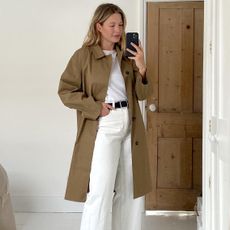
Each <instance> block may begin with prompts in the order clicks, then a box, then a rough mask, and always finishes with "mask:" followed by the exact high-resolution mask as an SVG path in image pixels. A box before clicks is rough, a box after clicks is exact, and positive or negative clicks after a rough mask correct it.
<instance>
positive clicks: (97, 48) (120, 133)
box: [59, 4, 151, 230]
mask: <svg viewBox="0 0 230 230" xmlns="http://www.w3.org/2000/svg"><path fill="white" fill-rule="evenodd" d="M125 24H126V19H125V15H124V13H123V11H122V10H121V9H120V8H119V7H118V6H116V5H113V4H102V5H100V6H98V8H97V9H96V11H95V14H94V16H93V19H92V22H91V25H90V28H89V31H88V34H87V37H86V40H85V42H84V44H83V46H82V48H80V49H79V50H77V51H76V52H75V53H74V54H73V56H72V57H71V59H70V61H69V63H68V65H67V67H66V69H65V71H64V73H63V74H62V76H61V80H60V85H59V96H60V98H61V100H62V102H63V103H64V104H65V105H66V106H68V107H70V108H73V109H76V110H77V120H78V132H77V139H76V143H75V147H74V153H73V158H72V163H71V168H70V174H69V179H68V184H67V191H66V199H69V200H74V201H81V202H82V201H86V202H85V206H84V211H83V216H82V221H81V230H111V229H112V230H140V229H141V212H142V210H143V196H144V195H145V194H146V193H148V192H149V191H151V180H150V173H149V167H148V157H147V147H146V140H145V130H144V125H143V120H142V116H141V113H140V108H139V105H138V100H144V99H145V98H146V95H147V89H148V81H147V78H146V75H145V73H146V65H145V62H144V54H143V49H142V47H138V46H136V45H133V46H134V47H135V48H136V52H133V51H131V50H128V51H129V52H130V53H132V54H133V55H134V57H131V58H127V57H125V56H124V45H123V44H124V38H125V36H124V34H125ZM111 212H112V215H111Z"/></svg>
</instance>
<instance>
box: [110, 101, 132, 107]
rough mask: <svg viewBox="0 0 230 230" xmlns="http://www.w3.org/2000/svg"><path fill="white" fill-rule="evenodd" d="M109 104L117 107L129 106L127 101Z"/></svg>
mask: <svg viewBox="0 0 230 230" xmlns="http://www.w3.org/2000/svg"><path fill="white" fill-rule="evenodd" d="M108 104H109V105H112V106H113V107H114V108H115V109H118V108H122V107H128V102H127V101H118V102H115V103H108Z"/></svg>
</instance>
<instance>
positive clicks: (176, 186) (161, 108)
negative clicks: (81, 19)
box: [146, 2, 203, 210]
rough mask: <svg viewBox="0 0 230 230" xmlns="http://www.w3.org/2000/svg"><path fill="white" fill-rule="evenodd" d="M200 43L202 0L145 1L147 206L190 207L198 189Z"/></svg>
mask: <svg viewBox="0 0 230 230" xmlns="http://www.w3.org/2000/svg"><path fill="white" fill-rule="evenodd" d="M202 44H203V3H202V2H195V3H192V2H184V3H152V2H149V3H147V66H148V77H150V78H151V79H150V81H151V84H152V89H153V91H152V94H151V95H150V96H149V98H148V100H147V134H148V135H147V136H148V144H149V157H150V164H151V175H152V178H153V187H154V190H153V191H152V192H151V193H150V194H149V195H147V196H146V208H147V209H167V210H193V208H194V205H195V202H196V197H197V196H198V195H200V193H201V165H202V163H201V155H202V153H201V138H202V55H203V53H202V49H203V48H202ZM152 104H154V105H155V106H156V108H157V109H156V111H154V112H152V111H150V109H151V108H150V109H148V108H149V106H150V105H152Z"/></svg>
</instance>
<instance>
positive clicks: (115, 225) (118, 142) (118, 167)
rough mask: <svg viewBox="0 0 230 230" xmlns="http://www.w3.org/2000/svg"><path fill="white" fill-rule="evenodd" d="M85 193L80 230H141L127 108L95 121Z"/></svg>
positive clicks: (140, 200)
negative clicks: (135, 192) (96, 129)
mask: <svg viewBox="0 0 230 230" xmlns="http://www.w3.org/2000/svg"><path fill="white" fill-rule="evenodd" d="M89 190H90V191H89V193H88V194H87V199H86V202H85V205H84V211H83V215H82V220H81V228H80V230H141V217H142V212H143V210H144V197H140V198H136V199H133V173H132V158H131V135H130V125H129V115H128V109H127V108H120V109H116V110H111V111H110V113H109V115H107V116H105V117H101V118H100V119H99V127H98V133H97V137H96V141H95V147H94V152H93V159H92V165H91V172H90V182H89Z"/></svg>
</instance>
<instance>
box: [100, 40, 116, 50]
mask: <svg viewBox="0 0 230 230" xmlns="http://www.w3.org/2000/svg"><path fill="white" fill-rule="evenodd" d="M114 47H115V44H114V43H111V42H106V41H101V48H102V49H103V50H114Z"/></svg>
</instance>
